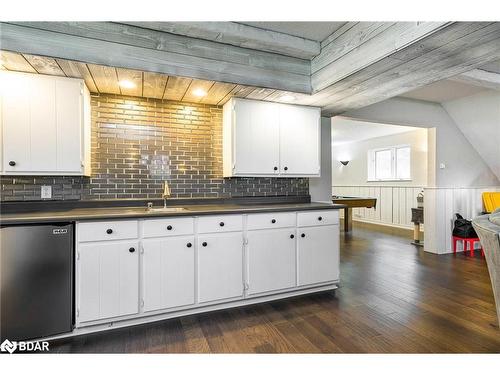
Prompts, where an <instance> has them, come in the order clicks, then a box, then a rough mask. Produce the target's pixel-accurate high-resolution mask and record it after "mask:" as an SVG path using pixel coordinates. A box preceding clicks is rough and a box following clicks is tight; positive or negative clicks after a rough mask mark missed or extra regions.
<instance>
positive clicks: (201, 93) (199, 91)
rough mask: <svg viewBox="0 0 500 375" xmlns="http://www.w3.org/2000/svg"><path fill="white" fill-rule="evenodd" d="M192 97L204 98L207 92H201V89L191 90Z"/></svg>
mask: <svg viewBox="0 0 500 375" xmlns="http://www.w3.org/2000/svg"><path fill="white" fill-rule="evenodd" d="M193 95H194V96H200V97H201V96H206V95H207V92H206V91H205V90H203V89H200V88H198V89H194V90H193Z"/></svg>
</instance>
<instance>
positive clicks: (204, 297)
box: [197, 232, 243, 303]
mask: <svg viewBox="0 0 500 375" xmlns="http://www.w3.org/2000/svg"><path fill="white" fill-rule="evenodd" d="M197 249H198V302H199V303H204V302H212V301H219V300H225V299H229V298H237V297H243V233H242V232H234V233H215V234H201V235H199V236H198V240H197Z"/></svg>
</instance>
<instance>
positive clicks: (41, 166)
mask: <svg viewBox="0 0 500 375" xmlns="http://www.w3.org/2000/svg"><path fill="white" fill-rule="evenodd" d="M30 108H31V112H30V116H31V119H30V147H31V170H30V171H32V172H54V171H56V170H57V136H58V134H57V129H56V85H55V81H54V79H53V78H52V77H34V78H33V79H32V82H31V90H30Z"/></svg>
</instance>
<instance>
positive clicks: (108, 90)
mask: <svg viewBox="0 0 500 375" xmlns="http://www.w3.org/2000/svg"><path fill="white" fill-rule="evenodd" d="M87 66H88V68H89V70H90V74H92V78H94V82H95V84H96V86H97V90H98V91H99V92H100V93H105V94H118V95H119V94H120V93H121V92H120V86H118V77H117V75H116V69H115V68H112V67H109V66H104V65H94V64H87Z"/></svg>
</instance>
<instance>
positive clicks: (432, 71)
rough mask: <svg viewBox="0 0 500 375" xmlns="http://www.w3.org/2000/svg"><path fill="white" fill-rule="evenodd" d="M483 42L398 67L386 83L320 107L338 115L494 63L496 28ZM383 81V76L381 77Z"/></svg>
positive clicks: (497, 52) (497, 46)
mask: <svg viewBox="0 0 500 375" xmlns="http://www.w3.org/2000/svg"><path fill="white" fill-rule="evenodd" d="M490 37H491V40H490V41H489V42H487V43H484V44H480V45H478V46H474V47H470V48H463V49H462V48H459V49H453V48H452V49H451V50H454V51H458V52H457V53H455V54H453V55H451V56H449V57H447V58H445V57H441V58H437V57H436V61H434V62H430V63H428V64H421V67H420V68H411V70H409V68H408V67H407V66H405V67H403V68H400V70H399V71H400V74H399V75H397V76H395V77H393V78H392V79H390V80H387V79H386V80H385V81H381V83H380V84H379V85H376V84H373V83H372V84H370V85H369V86H368V87H370V88H369V89H367V90H364V91H361V92H359V93H357V94H355V95H352V96H349V97H346V98H344V99H342V100H339V101H336V102H334V104H329V105H326V106H324V108H323V110H324V111H325V113H329V114H332V113H333V114H338V113H343V112H345V111H346V110H350V109H357V108H361V107H364V106H367V105H370V104H373V103H376V102H379V101H382V100H385V99H388V98H391V97H393V96H397V95H400V94H402V93H405V92H408V91H410V90H413V89H416V88H418V87H421V86H425V85H427V84H430V83H433V82H436V81H440V80H442V79H446V78H449V77H452V76H455V75H457V74H461V73H464V72H467V71H470V70H471V69H474V68H476V67H479V66H481V65H482V64H484V63H486V62H488V61H494V60H496V59H498V57H499V56H500V44H499V43H498V40H499V38H500V29H499V31H498V33H495V35H491V36H490ZM381 79H383V77H381Z"/></svg>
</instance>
